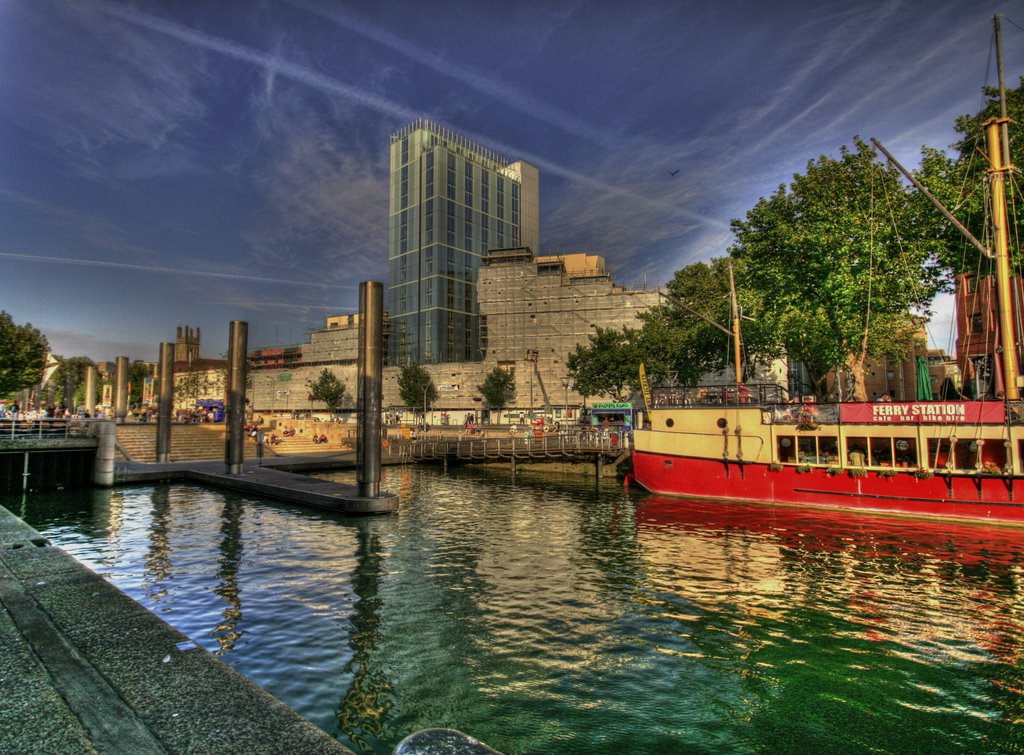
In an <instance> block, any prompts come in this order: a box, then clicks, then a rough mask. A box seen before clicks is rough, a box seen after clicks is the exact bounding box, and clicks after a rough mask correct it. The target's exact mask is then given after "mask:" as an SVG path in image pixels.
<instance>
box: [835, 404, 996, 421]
mask: <svg viewBox="0 0 1024 755" xmlns="http://www.w3.org/2000/svg"><path fill="white" fill-rule="evenodd" d="M839 419H840V421H841V422H844V423H845V422H852V423H861V424H892V425H906V424H911V425H920V424H925V425H933V424H946V423H963V422H980V423H985V424H995V425H999V424H1002V423H1003V422H1004V421H1005V415H1004V413H1003V404H1002V402H997V401H988V402H985V401H915V402H902V401H900V402H889V401H885V402H882V401H879V402H877V403H872V404H840V405H839Z"/></svg>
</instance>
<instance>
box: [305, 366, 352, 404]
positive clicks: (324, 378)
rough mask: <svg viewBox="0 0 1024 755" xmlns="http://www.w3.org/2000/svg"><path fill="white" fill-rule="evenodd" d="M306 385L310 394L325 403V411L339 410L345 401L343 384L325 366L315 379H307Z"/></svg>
mask: <svg viewBox="0 0 1024 755" xmlns="http://www.w3.org/2000/svg"><path fill="white" fill-rule="evenodd" d="M306 385H307V386H309V393H310V395H311V396H312V397H313V398H314V399H315V400H317V401H323V402H324V403H325V404H327V411H329V412H330V413H331V414H334V413H336V412H337V411H338V410H340V409H341V407H342V405H343V404H344V402H345V384H344V383H343V382H341V380H339V379H338V376H337V375H335V374H334V373H333V372H331V371H330V370H329V369H327V368H326V367H324V368H323V370H321V372H320V375H319V376H318V377H317V379H316V380H307V381H306Z"/></svg>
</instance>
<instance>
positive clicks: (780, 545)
mask: <svg viewBox="0 0 1024 755" xmlns="http://www.w3.org/2000/svg"><path fill="white" fill-rule="evenodd" d="M338 479H342V480H345V481H351V479H352V478H351V477H350V476H346V475H338ZM383 487H384V488H386V489H388V490H391V491H394V492H396V493H398V495H399V497H400V500H401V506H400V510H399V512H398V513H397V514H395V515H392V516H387V517H377V518H348V519H347V518H343V517H335V516H331V515H326V514H324V513H322V512H316V511H313V510H305V509H300V508H297V507H291V506H287V505H282V504H278V503H273V502H270V501H266V500H259V499H254V498H251V497H245V496H239V495H236V494H230V493H224V492H220V491H214V490H205V489H201V488H196V487H189V486H173V487H166V486H157V487H152V486H150V487H136V488H124V489H116V490H113V491H104V492H89V493H80V494H68V493H62V494H59V495H53V496H39V497H32V498H29V499H27V500H25V501H22V500H21V499H8V500H5V501H2V502H3V503H4V505H5V506H7V507H8V508H10V509H11V510H12V511H14V512H15V513H20V514H21V515H22V516H24V517H25V518H26V520H27V521H28V522H29V523H30V524H32V525H33V526H34V527H36V528H37V529H39V530H41V531H43V532H44V533H45V534H46V535H47V536H48V537H49V538H51V539H52V540H53V541H54V543H55V544H57V545H59V546H60V547H62V548H65V549H66V550H68V551H70V552H71V553H72V554H74V555H75V556H76V557H77V558H78V559H80V560H81V561H83V562H85V563H86V564H88V565H90V566H91V567H92V568H93V569H95V570H97V571H98V572H100V573H102V574H104V575H106V576H107V578H108V579H110V580H111V581H112V582H113V583H114V584H116V585H117V586H118V587H120V588H121V589H122V590H124V591H125V592H127V593H128V594H130V595H132V596H133V597H134V598H136V599H137V600H139V601H140V602H142V603H143V604H144V605H146V606H147V607H148V608H150V609H151V610H153V611H154V612H155V613H157V614H158V615H159V616H161V617H162V618H163V619H165V620H166V621H168V622H169V623H171V624H173V625H174V626H176V627H177V628H178V629H180V630H181V631H183V632H185V633H186V634H188V635H189V636H190V637H192V638H193V639H194V640H195V641H196V642H198V643H199V644H200V645H202V646H203V647H205V648H207V649H208V650H210V651H211V652H215V653H218V654H220V656H221V658H223V660H225V661H226V662H228V663H230V664H231V665H233V666H234V667H235V668H237V669H238V670H240V671H241V672H242V673H244V674H246V675H247V676H249V677H250V678H252V679H254V680H255V681H256V682H258V683H259V684H261V685H262V686H264V687H265V688H266V689H268V690H269V691H270V692H271V693H272V694H274V695H275V696H277V697H278V698H279V699H280V700H282V701H283V702H285V703H286V704H288V705H289V706H291V707H292V708H294V709H296V710H298V711H299V712H300V713H302V714H303V715H305V716H306V717H307V718H309V719H310V720H312V721H313V722H314V723H316V724H317V725H318V726H320V727H322V728H323V729H325V730H326V731H328V732H330V733H331V734H333V735H334V736H336V737H337V738H338V739H340V740H341V741H342V742H344V743H345V744H346V745H348V746H350V747H352V748H354V749H356V750H362V751H374V752H389V751H390V750H391V748H393V747H394V745H395V744H396V743H397V742H398V741H399V740H400V739H401V738H402V737H404V736H406V735H407V734H409V733H411V732H413V731H416V730H418V729H421V728H426V727H431V726H453V727H456V728H459V729H461V730H463V731H466V732H468V733H470V734H472V735H473V736H476V737H478V738H480V739H481V740H483V741H485V742H487V743H489V744H490V745H491V746H493V747H496V748H497V749H499V750H502V751H504V752H506V753H516V752H551V753H565V752H569V753H573V752H578V753H623V752H638V753H647V752H650V753H666V752H702V751H706V752H758V751H768V752H818V751H835V752H924V751H927V752H968V751H969V752H1019V751H1021V750H1024V663H1022V653H1024V547H1022V546H1024V530H1020V529H1011V528H997V527H988V526H965V525H959V526H955V525H950V524H944V523H934V522H927V521H915V520H906V519H895V518H885V517H869V516H860V515H851V514H845V513H822V512H813V511H807V510H801V509H793V508H788V509H787V508H778V507H769V506H729V507H724V506H722V505H720V504H711V503H686V502H682V501H673V500H670V499H659V498H653V497H643V496H641V495H636V494H628V493H626V492H625V491H623V490H622V489H619V488H616V487H614V486H608V487H607V488H606V489H605V490H604V491H602V492H596V491H595V490H594V489H593V486H592V484H591V483H588V482H585V481H575V482H574V481H564V480H560V479H555V478H551V479H531V480H529V481H522V480H518V481H513V480H512V479H511V478H510V477H509V475H508V474H505V473H491V474H487V473H482V472H480V471H479V470H472V469H466V470H457V471H453V472H451V473H450V474H448V475H444V474H442V473H440V472H439V471H436V470H431V469H415V468H410V469H399V468H391V469H388V470H386V479H385V481H384V485H383Z"/></svg>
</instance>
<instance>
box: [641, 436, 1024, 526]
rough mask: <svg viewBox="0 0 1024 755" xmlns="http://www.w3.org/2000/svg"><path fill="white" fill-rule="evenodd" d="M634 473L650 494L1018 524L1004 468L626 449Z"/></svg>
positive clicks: (1013, 486) (1022, 506) (1021, 499)
mask: <svg viewBox="0 0 1024 755" xmlns="http://www.w3.org/2000/svg"><path fill="white" fill-rule="evenodd" d="M633 475H634V479H635V480H636V482H637V483H639V484H640V485H641V486H642V487H644V488H645V489H647V490H649V491H651V492H652V493H658V494H661V495H672V496H682V497H687V498H706V499H717V500H728V501H748V502H765V503H784V504H797V505H802V506H817V507H823V508H831V509H854V510H860V511H881V512H890V513H898V514H910V515H915V516H935V517H944V518H956V519H970V520H980V521H999V522H1015V523H1019V524H1024V478H1021V477H1015V476H1008V475H935V476H934V477H930V478H927V479H918V478H917V477H915V476H914V475H913V474H912V473H911V472H909V471H906V472H905V471H897V472H896V474H895V476H885V475H884V474H882V473H879V472H877V471H869V472H867V473H866V475H865V476H862V477H851V476H849V474H848V472H846V471H845V470H844V471H842V472H840V473H839V474H835V475H830V474H829V473H828V472H827V471H826V470H825V469H824V468H820V467H818V468H812V469H811V470H810V471H807V472H802V473H801V472H799V471H798V467H795V466H791V465H787V466H784V467H783V468H782V469H781V470H778V471H775V470H773V469H771V468H770V466H769V465H767V464H748V463H742V464H741V463H739V462H736V461H729V462H725V461H722V460H717V459H702V458H692V457H682V456H668V455H664V454H656V453H650V452H645V451H644V452H641V451H634V452H633Z"/></svg>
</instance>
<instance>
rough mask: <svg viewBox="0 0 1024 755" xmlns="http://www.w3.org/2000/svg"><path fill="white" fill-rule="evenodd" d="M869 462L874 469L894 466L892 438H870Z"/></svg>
mask: <svg viewBox="0 0 1024 755" xmlns="http://www.w3.org/2000/svg"><path fill="white" fill-rule="evenodd" d="M869 442H870V444H871V446H870V448H869V456H870V459H871V461H870V462H869V463H870V464H871V466H873V467H891V466H892V438H870V439H869Z"/></svg>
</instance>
